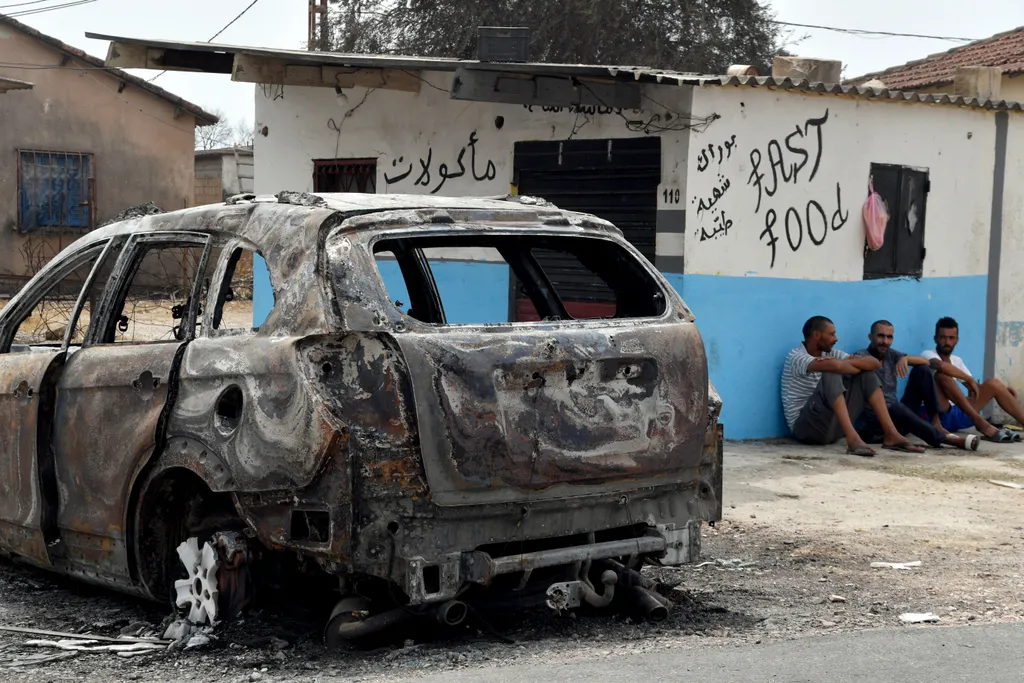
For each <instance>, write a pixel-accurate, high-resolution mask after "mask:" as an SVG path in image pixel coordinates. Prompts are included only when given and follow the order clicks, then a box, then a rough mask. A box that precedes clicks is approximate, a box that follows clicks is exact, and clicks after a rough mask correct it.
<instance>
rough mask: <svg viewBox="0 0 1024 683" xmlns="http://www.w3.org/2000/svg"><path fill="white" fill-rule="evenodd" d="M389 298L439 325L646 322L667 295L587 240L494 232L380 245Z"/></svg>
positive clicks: (617, 249)
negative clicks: (623, 320) (609, 321)
mask: <svg viewBox="0 0 1024 683" xmlns="http://www.w3.org/2000/svg"><path fill="white" fill-rule="evenodd" d="M374 256H375V258H376V261H377V268H378V270H379V271H380V275H381V279H382V280H383V282H384V286H385V287H386V288H387V292H388V298H389V299H390V300H391V302H392V303H393V304H394V305H395V306H397V307H398V308H399V309H400V310H401V311H402V312H403V313H404V314H406V315H408V316H410V317H412V318H415V319H416V320H420V321H422V322H425V323H430V324H437V325H473V324H490V323H511V322H526V321H537V320H585V319H622V318H650V317H657V316H660V315H661V314H663V313H664V312H665V306H666V302H665V295H664V292H663V291H662V289H661V287H660V286H659V285H658V283H657V281H656V280H655V279H654V278H653V277H651V275H650V273H649V272H648V271H647V270H646V269H645V268H644V266H643V264H642V263H641V262H639V261H638V260H637V259H636V258H635V257H634V256H633V255H632V254H631V253H630V252H628V251H627V250H625V249H623V248H622V247H621V246H619V245H618V244H615V243H614V242H610V241H607V240H603V239H597V238H588V237H558V236H546V235H493V236H442V237H413V238H403V239H387V240H381V241H379V242H377V243H376V244H375V245H374Z"/></svg>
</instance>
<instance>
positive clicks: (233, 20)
mask: <svg viewBox="0 0 1024 683" xmlns="http://www.w3.org/2000/svg"><path fill="white" fill-rule="evenodd" d="M259 1H260V0H252V2H250V3H249V5H248V6H247V7H246V8H245V9H244V10H242V11H241V12H239V13H238V15H237V16H236V17H235V18H234V19H232V20H231V21H229V22H228V23H227V24H225V25H224V28H222V29H221V30H219V31H217V32H216V33H214V34H213V36H211V37H210V39H209V40H206V41H203V42H206V43H212V42H213V41H214V40H216V39H217V36H219V35H220V34H222V33H224V31H227V30H228V29H229V28H231V25H232V24H234V23H235V22H236V21H238V20H239V19H241V18H242V17H243V16H245V13H246V12H248V11H249V10H251V9H252V8H253V5H255V4H256V3H257V2H259ZM165 73H167V70H166V69H165V70H164V71H161V72H160V73H158V74H157V75H156V76H153V78H150V79H149V80H148V81H146V82H147V83H152V82H153V81H155V80H156V79H158V78H160V77H161V76H163V75H164V74H165Z"/></svg>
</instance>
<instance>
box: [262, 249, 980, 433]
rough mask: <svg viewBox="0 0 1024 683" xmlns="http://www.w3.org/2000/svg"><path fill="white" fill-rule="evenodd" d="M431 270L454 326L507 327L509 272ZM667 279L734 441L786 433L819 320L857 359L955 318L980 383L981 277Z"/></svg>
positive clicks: (918, 338) (459, 267) (389, 274)
mask: <svg viewBox="0 0 1024 683" xmlns="http://www.w3.org/2000/svg"><path fill="white" fill-rule="evenodd" d="M380 270H381V274H382V277H383V279H384V283H385V285H386V287H387V289H388V293H389V296H390V298H391V300H392V301H394V300H396V299H397V300H399V301H402V302H404V303H405V304H406V306H408V304H409V295H408V292H407V291H406V289H405V283H404V281H403V279H402V276H401V272H400V270H399V268H398V264H397V263H396V262H394V261H381V262H380ZM433 270H434V277H435V279H436V281H437V285H438V288H439V289H440V292H441V297H442V300H444V301H445V302H446V306H445V312H446V314H447V316H448V320H449V322H451V323H453V324H471V323H487V322H496V321H504V320H507V319H508V318H507V315H508V286H509V270H508V266H507V265H505V264H503V263H466V262H459V261H446V262H440V263H434V264H433ZM254 273H255V305H254V317H255V318H257V320H259V322H262V320H264V319H265V318H266V315H267V312H269V310H270V303H271V302H272V295H269V296H268V293H269V292H270V291H271V289H270V283H269V279H268V278H267V276H266V267H265V266H263V264H262V263H257V264H254ZM666 277H667V278H668V280H669V282H670V283H671V284H672V286H673V287H675V288H676V290H677V291H678V292H679V293H680V294H682V296H683V298H684V299H685V300H686V303H687V304H688V305H689V306H690V308H691V309H693V312H694V314H695V315H696V316H697V326H698V327H699V328H700V331H701V335H702V336H703V338H704V345H705V348H706V349H707V354H708V370H709V373H710V375H711V381H712V382H714V384H715V387H716V388H717V389H718V392H719V394H721V396H722V400H723V401H724V406H723V410H722V422H723V423H724V424H725V429H726V436H727V438H729V439H762V438H771V437H778V436H786V435H788V430H787V428H786V424H785V421H784V419H783V416H782V403H781V400H780V398H779V378H780V375H781V373H782V362H783V359H784V358H785V356H786V354H787V353H788V352H789V351H790V349H792V348H793V347H794V346H796V345H797V344H798V343H800V341H801V334H800V329H801V328H802V327H803V324H804V321H805V320H807V318H809V317H810V316H812V315H819V314H820V315H825V316H828V317H829V318H831V319H832V320H834V321H835V323H836V328H837V330H838V334H839V348H841V349H842V350H844V351H847V352H850V353H852V352H854V351H857V350H859V349H862V348H864V347H865V346H867V335H868V330H869V328H870V326H871V323H872V322H874V321H875V320H878V319H879V318H885V319H888V320H891V321H892V322H893V324H894V325H895V326H896V341H895V344H894V346H895V348H897V349H899V350H901V351H904V352H906V353H911V354H917V353H920V352H921V351H923V350H924V349H926V348H931V347H932V346H933V345H934V344H933V342H932V336H933V335H934V330H935V321H936V320H938V319H939V318H940V317H942V316H944V315H951V316H953V317H954V318H956V319H957V321H958V322H959V323H960V345H959V346H958V347H957V354H958V355H960V356H961V357H963V359H964V361H965V362H966V363H967V365H968V367H969V368H970V369H971V371H972V372H973V373H974V374H975V375H976V376H977V375H979V374H980V373H981V371H982V364H983V360H984V343H985V297H986V288H987V282H988V278H987V277H986V276H984V275H979V276H974V277H953V278H927V279H923V280H913V279H894V280H866V281H856V282H827V281H808V280H794V279H785V278H765V277H725V276H716V275H679V274H674V273H667V274H666ZM258 316H261V317H258ZM901 391H902V387H901Z"/></svg>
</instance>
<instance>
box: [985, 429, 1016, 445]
mask: <svg viewBox="0 0 1024 683" xmlns="http://www.w3.org/2000/svg"><path fill="white" fill-rule="evenodd" d="M1013 437H1014V434H1013V432H1011V431H1010V430H1009V429H1000V430H999V431H998V432H996V433H995V434H993V435H992V436H983V437H981V438H983V439H985V441H991V442H992V443H1013V442H1014V441H1017V440H1019V438H1018V439H1014V438H1013Z"/></svg>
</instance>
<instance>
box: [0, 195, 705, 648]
mask: <svg viewBox="0 0 1024 683" xmlns="http://www.w3.org/2000/svg"><path fill="white" fill-rule="evenodd" d="M446 251H447V252H449V253H462V254H481V253H487V254H490V255H491V257H490V258H491V259H492V261H493V262H498V263H503V264H505V265H507V271H506V272H507V273H508V275H507V277H510V278H512V282H514V283H516V285H515V288H516V291H517V292H518V293H519V296H520V297H521V298H522V299H523V300H524V301H525V300H528V302H529V306H530V307H531V308H532V310H533V311H534V312H535V313H536V315H535V316H534V318H535V319H534V320H533V321H526V322H509V321H508V320H504V321H503V320H498V321H493V322H487V323H479V322H469V323H459V322H453V321H449V320H448V317H447V316H446V311H445V306H444V297H443V296H442V293H441V292H440V289H439V286H438V283H437V280H436V278H435V271H436V270H437V262H436V260H435V259H434V258H433V257H432V255H435V254H443V253H446ZM551 254H557V255H559V258H569V259H574V260H575V262H578V263H579V264H581V265H582V267H583V268H585V269H586V270H588V271H589V272H591V273H592V274H593V276H594V277H596V278H597V279H598V280H599V281H600V282H601V283H603V285H604V286H606V287H607V288H608V290H609V291H610V292H611V293H612V294H613V295H614V300H615V306H614V308H613V310H612V313H611V314H610V315H608V316H606V317H601V318H597V319H577V318H574V316H573V315H571V313H570V311H571V309H572V304H571V302H567V301H566V300H563V298H562V297H561V296H560V294H559V287H558V283H557V282H554V281H553V280H552V279H551V278H549V277H548V275H547V274H546V269H545V267H544V266H542V263H550V262H551V261H550V255H551ZM247 258H248V259H251V258H256V259H257V260H260V259H262V260H265V263H266V270H267V272H268V273H269V276H270V280H271V282H270V285H271V287H272V291H273V293H274V302H273V306H272V308H271V310H270V313H269V315H267V316H266V319H265V320H262V321H260V324H259V325H258V327H255V326H253V325H251V324H250V323H249V321H246V322H245V324H235V325H234V326H233V325H232V322H231V320H230V315H229V313H230V309H231V305H232V301H233V300H234V299H236V298H238V297H239V292H238V291H236V289H237V287H238V285H237V283H238V282H239V278H238V273H239V272H240V270H241V269H242V268H243V264H245V263H246V259H247ZM545 258H548V259H549V260H548V261H545V260H544V259H545ZM169 264H170V265H174V266H175V268H173V269H171V268H169ZM385 267H386V268H390V269H391V270H392V271H393V272H394V273H400V276H401V279H402V280H404V284H405V289H406V291H405V292H404V295H405V296H407V297H408V298H409V300H410V301H409V303H408V305H406V304H404V303H402V302H401V301H395V300H394V299H393V298H392V297H389V292H388V290H387V287H386V285H385V283H384V280H383V278H382V275H381V273H382V270H383V269H384V268H385ZM154 270H156V271H160V272H164V273H165V274H166V273H171V276H170V277H169V280H170V281H171V282H172V284H173V285H174V287H173V292H172V295H173V299H174V301H175V302H176V303H175V304H174V305H173V306H170V307H169V310H168V311H167V312H166V320H164V321H162V323H161V321H160V320H159V311H158V316H157V317H158V319H157V324H158V325H157V326H158V327H159V326H160V324H162V325H164V326H165V327H166V331H165V333H163V334H159V333H157V334H151V335H149V336H148V337H146V336H145V335H143V334H140V333H139V330H140V329H142V328H143V327H144V325H145V324H146V323H144V321H143V318H142V316H141V314H140V313H139V312H140V311H142V310H144V309H146V306H147V305H149V304H148V303H147V302H151V301H153V300H156V299H159V298H160V297H164V298H166V297H167V290H166V287H165V288H164V290H161V291H162V292H163V293H160V291H157V290H160V287H159V286H158V285H159V283H158V282H157V283H156V284H154V283H155V282H156V281H155V280H154V279H153V276H152V272H153V271H154ZM147 278H148V279H149V280H151V282H149V283H148V284H147ZM166 279H168V278H165V280H164V281H161V282H164V285H166ZM147 287H148V289H147ZM155 291H156V293H155V294H154V292H155ZM47 302H49V303H47ZM47 305H49V306H50V308H49V309H46V306H47ZM55 306H56V307H58V308H60V307H62V308H60V310H63V311H65V313H66V318H65V320H64V322H63V323H62V324H61V326H59V327H58V328H57V329H53V327H54V326H53V325H43V327H45V329H46V334H45V335H42V338H40V336H39V335H36V336H35V337H33V336H32V334H28V335H27V337H26V329H27V328H26V326H27V325H29V322H27V321H37V320H38V318H39V312H40V309H41V308H43V309H46V310H51V311H52V310H55V309H54V307H55ZM509 308H510V309H511V308H514V304H510V306H509ZM449 315H450V314H449ZM151 317H152V316H151ZM510 317H511V319H512V320H515V316H514V315H513V316H510ZM36 327H37V328H38V327H39V325H38V324H37V325H36ZM29 332H31V330H29ZM144 337H145V338H144ZM719 408H720V401H719V400H718V397H717V396H716V395H715V393H714V390H713V389H712V388H711V387H710V385H709V382H708V377H707V365H706V358H705V353H704V348H703V345H702V341H701V338H700V335H699V333H698V331H697V328H696V327H695V325H694V324H693V316H692V315H691V313H690V311H689V310H688V309H687V308H686V306H685V304H684V303H683V302H682V301H681V300H680V298H679V297H678V295H677V294H676V293H675V292H674V291H673V290H672V288H671V287H670V286H669V285H668V284H667V282H666V281H665V280H664V278H663V277H662V276H661V275H660V273H658V272H657V271H656V270H655V269H654V268H653V267H652V266H651V265H650V264H649V263H648V262H647V261H646V260H644V258H643V257H642V256H641V255H640V254H639V253H638V252H637V251H636V250H635V249H634V248H633V247H631V246H630V245H629V244H628V243H627V242H626V241H625V240H624V239H623V237H622V235H621V233H620V232H619V231H618V230H617V229H616V228H614V227H613V226H612V225H611V224H609V223H606V222H604V221H601V220H599V219H596V218H594V217H592V216H587V215H582V214H574V213H570V212H565V211H560V210H558V209H556V208H554V207H551V206H550V205H547V204H545V203H544V202H542V201H537V200H530V199H526V198H512V197H510V198H507V199H504V200H502V199H454V198H440V197H418V196H397V195H341V194H338V195H319V196H317V195H306V194H296V193H282V194H280V195H278V197H276V198H273V197H270V198H265V199H260V198H254V197H251V196H247V197H242V198H236V199H234V200H231V201H229V202H227V203H225V204H220V205H213V206H206V207H199V208H194V209H185V210H182V211H176V212H172V213H164V214H158V215H150V216H144V217H140V218H135V219H129V220H126V221H123V222H120V223H116V224H113V225H110V226H106V227H104V228H101V229H99V230H96V231H94V232H92V233H90V234H89V235H87V236H85V237H83V238H81V239H80V240H78V241H77V242H75V243H74V244H73V245H71V246H70V247H68V248H67V249H66V250H64V251H63V252H62V253H61V254H60V255H59V256H58V257H56V258H55V259H53V261H52V262H51V263H50V264H49V265H48V266H46V267H45V268H44V269H43V270H42V271H41V272H40V273H39V274H38V275H37V276H36V277H35V278H34V279H33V280H32V281H30V282H29V283H28V285H27V286H26V287H25V288H24V289H23V290H22V291H21V292H20V293H19V294H18V295H17V296H16V297H15V298H13V299H12V300H11V301H10V302H9V304H8V305H7V306H6V308H5V309H4V310H3V312H2V314H0V428H2V433H0V487H2V491H0V494H2V495H0V548H2V550H3V551H4V552H6V553H7V554H9V555H12V556H16V557H18V558H20V559H22V560H25V561H27V562H30V563H32V564H35V565H37V566H40V567H45V568H49V569H53V570H56V571H59V572H63V573H67V574H73V575H76V576H78V577H80V578H82V579H85V580H88V581H91V582H94V583H100V584H103V585H107V586H110V587H113V588H116V589H119V590H123V591H127V592H131V593H135V594H139V595H143V596H146V597H149V598H154V599H161V600H165V599H172V600H175V601H176V602H177V603H178V604H179V606H187V607H190V609H191V616H192V618H193V619H194V620H202V619H204V618H205V619H209V620H211V621H212V620H215V619H218V618H223V617H225V616H229V615H230V614H232V613H234V612H237V611H238V609H240V606H241V605H242V604H243V603H244V602H245V600H246V595H245V593H246V592H247V591H248V590H249V588H248V586H249V581H248V579H247V577H248V576H249V573H248V571H247V569H248V567H247V565H250V564H252V565H254V564H256V563H257V562H268V563H269V562H273V561H284V560H283V559H282V558H288V559H287V561H288V562H291V563H292V564H293V565H294V567H296V568H298V569H300V570H302V571H307V572H316V573H317V574H318V575H326V576H331V577H337V581H336V582H335V583H333V585H334V586H335V589H336V590H337V591H338V593H337V595H335V597H334V599H338V598H340V601H339V602H338V603H337V607H336V608H335V610H334V612H333V613H332V615H331V619H330V623H329V626H328V629H327V636H328V638H329V639H330V640H338V639H346V638H356V637H358V636H361V635H365V634H367V633H369V632H371V631H374V630H376V629H379V628H383V627H385V626H388V625H390V624H391V623H394V622H395V621H399V620H401V619H402V618H406V617H408V616H410V615H415V614H426V613H430V614H436V615H437V616H439V618H440V619H441V621H442V622H443V623H448V624H455V623H458V622H459V621H460V620H461V619H462V618H463V617H464V615H465V612H466V610H465V603H472V602H473V601H488V600H490V601H494V602H495V603H500V602H501V601H502V600H505V599H512V600H514V601H516V602H518V603H526V602H529V600H530V599H535V600H537V601H539V602H541V603H544V602H546V603H547V604H548V605H549V606H551V607H552V608H555V609H559V610H561V609H570V608H572V607H575V606H577V605H580V604H583V603H587V604H590V605H593V606H597V607H600V606H604V605H607V604H609V603H610V602H611V601H612V599H613V597H616V593H617V596H618V599H619V600H626V601H628V602H629V604H631V605H634V606H636V605H639V606H640V607H641V608H642V609H643V610H644V611H645V613H647V614H648V615H653V616H657V615H659V614H661V613H663V611H664V604H663V602H664V601H663V600H662V599H661V598H660V597H659V596H657V595H656V594H653V593H651V591H649V590H647V589H648V588H649V587H650V586H649V585H648V584H647V583H646V581H645V580H644V579H643V577H642V576H641V575H640V574H639V573H638V572H637V571H635V570H637V569H638V568H639V567H640V565H641V564H642V563H644V562H651V563H660V564H668V565H675V564H681V563H685V562H689V561H693V560H694V559H695V558H696V557H697V554H698V553H699V549H700V526H701V523H702V522H703V521H707V522H714V521H715V520H718V519H720V518H721V505H722V479H721V477H722V450H721V447H722V434H721V427H720V425H719V424H718V421H717V418H718V411H719ZM275 558H276V559H275ZM183 565H184V566H183ZM332 581H334V579H333V578H332ZM218 592H219V595H218ZM325 597H327V596H325Z"/></svg>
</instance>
